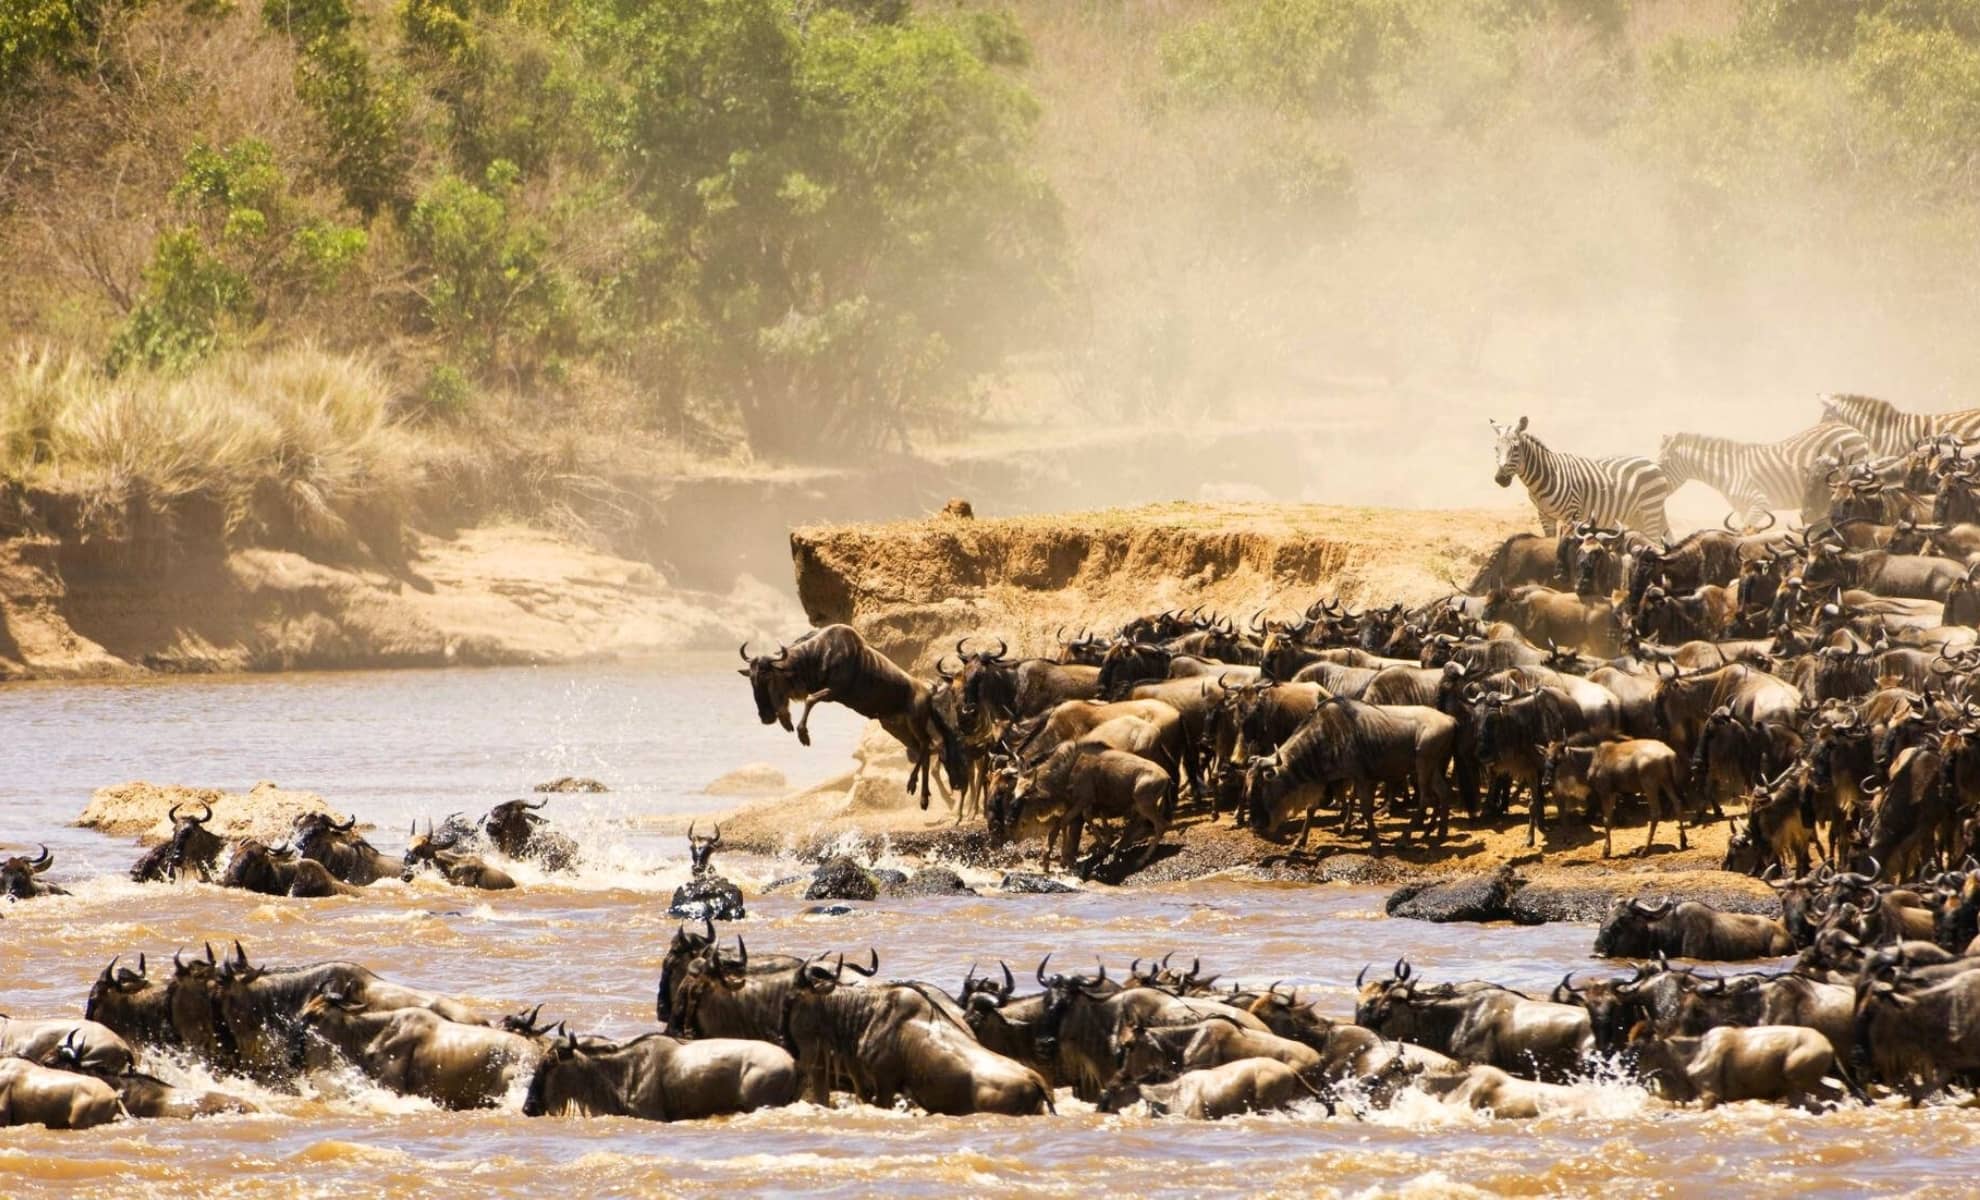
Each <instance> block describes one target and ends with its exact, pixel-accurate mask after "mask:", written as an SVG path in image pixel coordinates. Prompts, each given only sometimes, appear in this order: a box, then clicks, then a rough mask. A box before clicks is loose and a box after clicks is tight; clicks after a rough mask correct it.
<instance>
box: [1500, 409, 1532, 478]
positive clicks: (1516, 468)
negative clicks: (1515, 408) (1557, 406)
mask: <svg viewBox="0 0 1980 1200" xmlns="http://www.w3.org/2000/svg"><path fill="white" fill-rule="evenodd" d="M1492 433H1493V435H1494V436H1495V437H1496V439H1497V440H1496V442H1495V444H1494V445H1493V447H1492V450H1493V454H1494V455H1495V456H1496V457H1497V459H1498V462H1499V470H1498V472H1497V473H1496V474H1494V475H1493V476H1492V482H1494V483H1496V484H1498V485H1499V486H1500V487H1511V486H1512V481H1513V480H1514V479H1516V478H1517V477H1518V476H1519V474H1520V472H1521V471H1522V470H1524V469H1525V467H1526V418H1525V417H1521V418H1520V419H1519V424H1517V425H1501V424H1499V423H1498V422H1497V421H1493V422H1492Z"/></svg>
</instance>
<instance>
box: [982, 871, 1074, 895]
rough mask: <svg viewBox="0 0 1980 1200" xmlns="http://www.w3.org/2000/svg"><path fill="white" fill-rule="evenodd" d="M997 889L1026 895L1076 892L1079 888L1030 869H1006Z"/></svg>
mask: <svg viewBox="0 0 1980 1200" xmlns="http://www.w3.org/2000/svg"><path fill="white" fill-rule="evenodd" d="M997 890H999V891H1004V892H1017V893H1019V894H1021V895H1027V896H1052V895H1057V894H1059V893H1061V892H1076V891H1078V890H1079V889H1078V888H1076V887H1074V886H1072V885H1071V884H1069V883H1060V882H1059V881H1058V880H1056V879H1054V878H1052V877H1051V876H1050V875H1038V874H1034V873H1033V872H1030V871H1008V872H1006V873H1005V874H1004V879H1003V882H1002V883H999V884H998V885H997Z"/></svg>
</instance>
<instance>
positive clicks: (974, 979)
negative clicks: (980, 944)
mask: <svg viewBox="0 0 1980 1200" xmlns="http://www.w3.org/2000/svg"><path fill="white" fill-rule="evenodd" d="M997 966H998V968H999V969H1000V970H1002V972H1003V975H1004V977H1003V980H1002V981H1001V982H1000V981H998V980H997V979H995V978H993V977H992V976H989V975H978V974H977V973H976V965H975V964H974V963H972V964H970V968H969V973H968V974H967V975H964V976H963V982H962V990H961V991H960V992H958V993H957V994H956V1002H957V1003H958V1004H960V1005H962V1007H964V1008H969V1007H971V1005H972V1002H973V1001H974V1000H975V998H976V997H977V996H982V997H984V998H985V1002H987V1003H989V1004H990V1005H992V1006H999V1007H1000V1006H1002V1005H1005V1004H1008V1003H1010V1000H1011V997H1012V996H1014V995H1016V994H1017V978H1016V977H1015V976H1013V975H1012V974H1011V968H1010V964H1008V963H1006V962H1004V961H1003V960H1002V959H999V960H998V962H997Z"/></svg>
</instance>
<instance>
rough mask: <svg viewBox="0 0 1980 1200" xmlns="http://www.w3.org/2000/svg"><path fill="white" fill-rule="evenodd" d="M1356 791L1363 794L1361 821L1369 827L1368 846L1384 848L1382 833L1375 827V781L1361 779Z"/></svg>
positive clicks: (1357, 781)
mask: <svg viewBox="0 0 1980 1200" xmlns="http://www.w3.org/2000/svg"><path fill="white" fill-rule="evenodd" d="M1354 786H1355V790H1356V791H1358V792H1360V793H1361V819H1362V820H1363V821H1364V822H1366V823H1367V825H1368V845H1369V847H1370V848H1371V849H1375V850H1380V849H1381V848H1382V831H1381V830H1380V829H1378V828H1376V826H1375V781H1374V780H1373V779H1359V780H1356V781H1355V785H1354Z"/></svg>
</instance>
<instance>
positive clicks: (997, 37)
mask: <svg viewBox="0 0 1980 1200" xmlns="http://www.w3.org/2000/svg"><path fill="white" fill-rule="evenodd" d="M954 25H955V30H956V36H958V37H960V38H962V40H963V44H964V45H965V46H968V47H969V52H970V53H971V54H974V55H975V56H976V57H978V58H980V59H982V60H983V61H984V62H987V63H989V64H990V65H991V66H993V67H1023V66H1029V65H1030V64H1031V43H1030V42H1029V41H1027V40H1026V39H1025V36H1024V30H1023V29H1021V28H1019V27H1018V23H1017V17H1016V16H1014V15H1012V13H1011V10H1010V9H1008V8H971V9H965V10H963V11H961V12H958V13H956V14H955V17H954Z"/></svg>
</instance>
